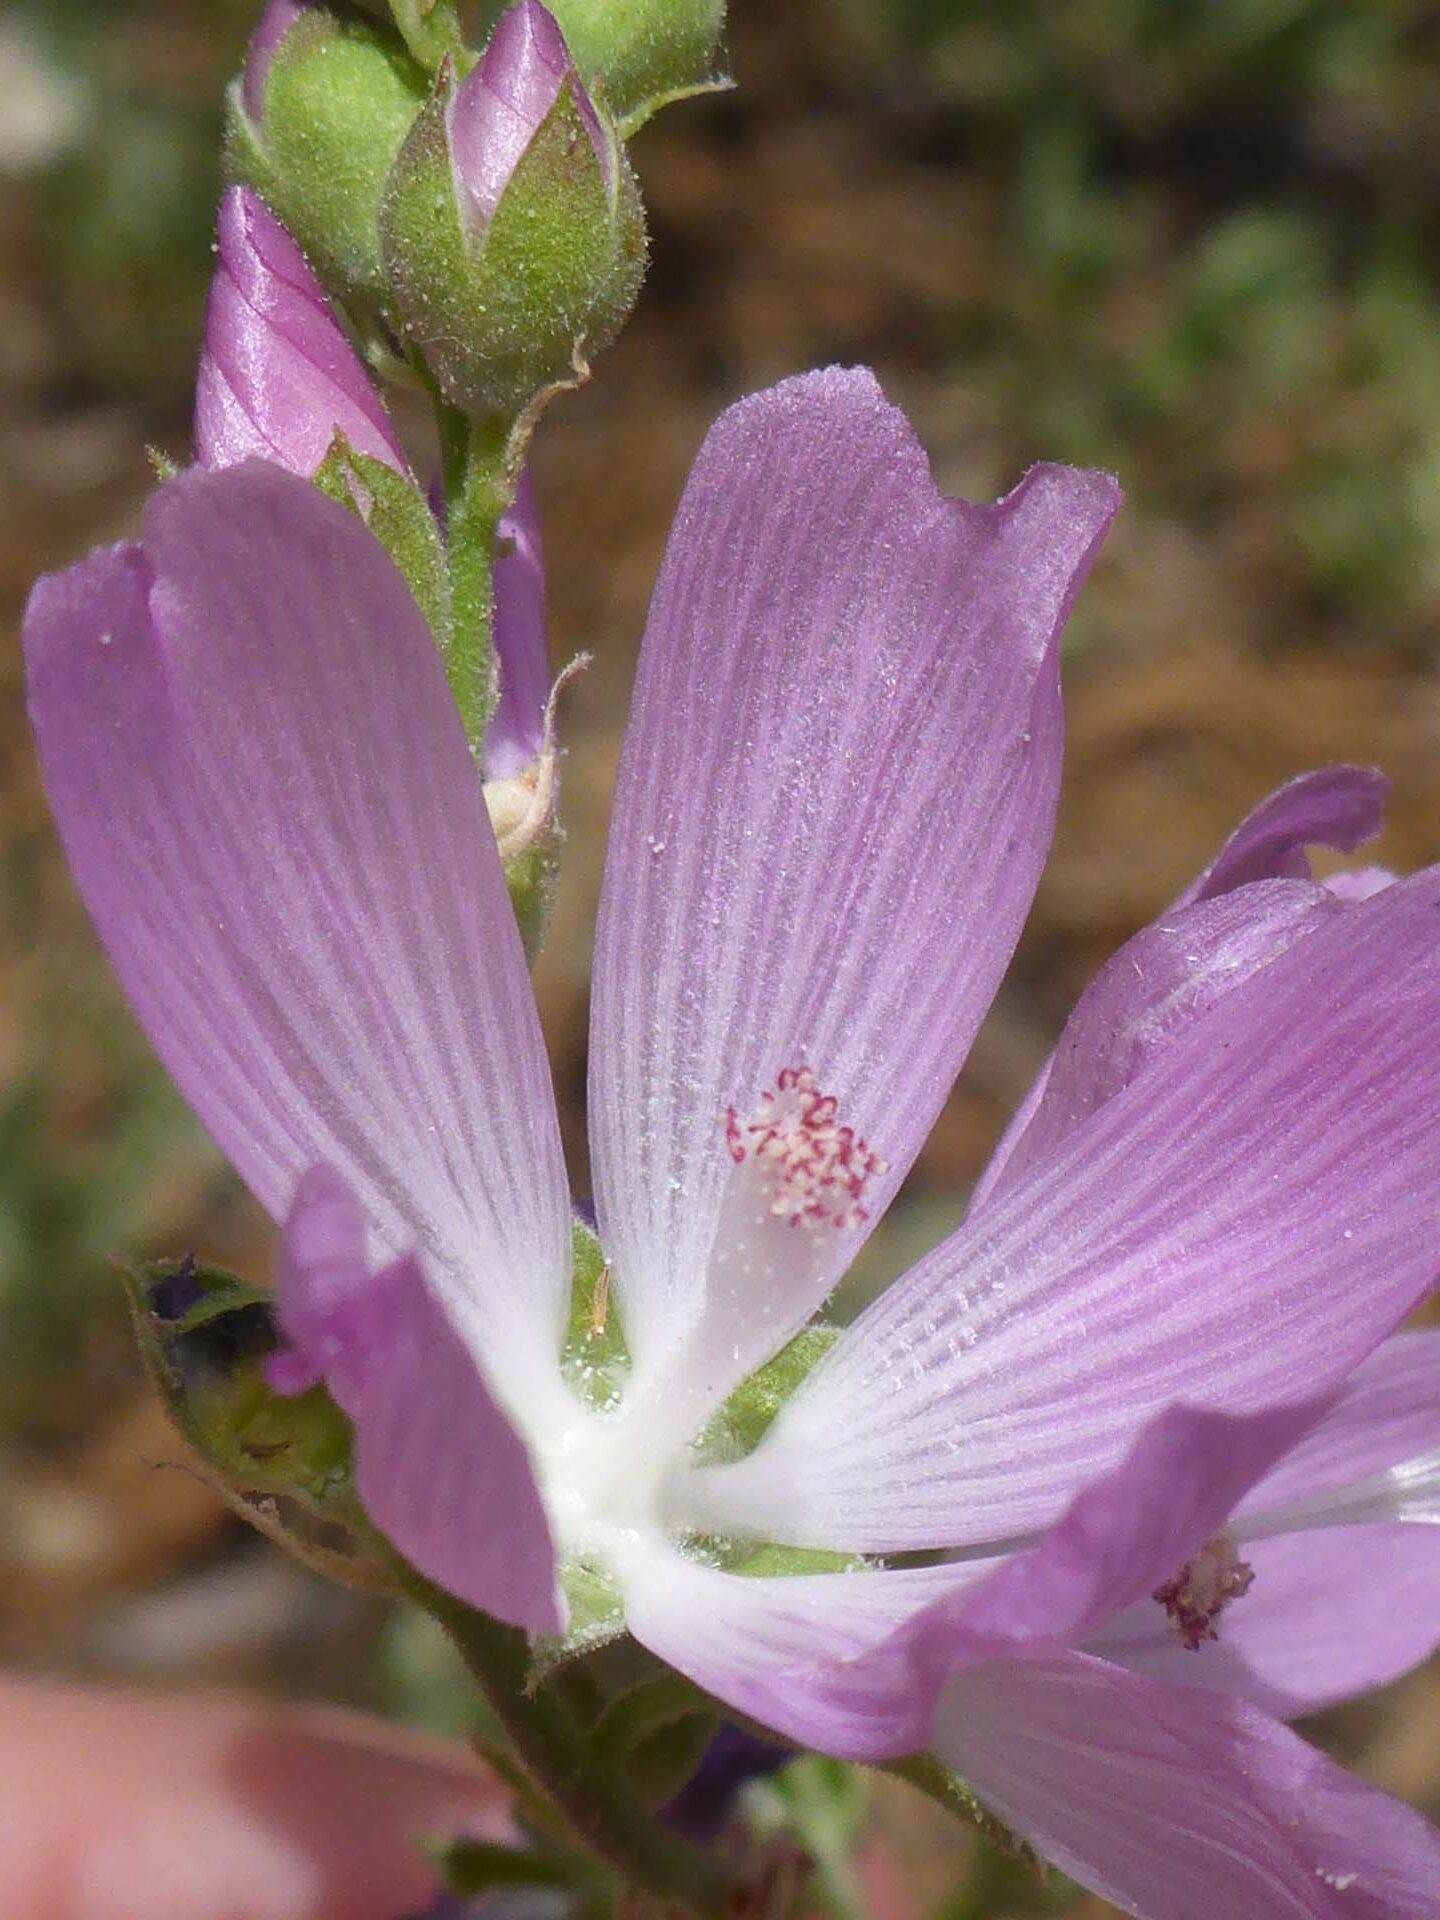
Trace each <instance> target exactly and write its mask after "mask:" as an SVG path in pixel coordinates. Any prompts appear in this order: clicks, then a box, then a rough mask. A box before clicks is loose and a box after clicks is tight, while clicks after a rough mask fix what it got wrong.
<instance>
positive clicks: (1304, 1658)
mask: <svg viewBox="0 0 1440 1920" xmlns="http://www.w3.org/2000/svg"><path fill="white" fill-rule="evenodd" d="M1240 1552H1241V1553H1242V1554H1243V1556H1244V1559H1245V1562H1246V1564H1247V1565H1248V1566H1249V1567H1250V1568H1251V1570H1252V1571H1253V1573H1254V1576H1255V1578H1254V1581H1253V1583H1252V1585H1251V1588H1250V1591H1249V1592H1248V1593H1247V1594H1246V1595H1245V1596H1244V1598H1243V1599H1242V1600H1238V1601H1236V1602H1235V1604H1234V1605H1233V1606H1231V1607H1230V1608H1228V1609H1227V1611H1226V1613H1225V1615H1224V1617H1223V1619H1222V1620H1221V1622H1220V1626H1219V1635H1218V1638H1216V1639H1215V1640H1211V1641H1207V1642H1206V1643H1205V1644H1204V1645H1203V1646H1201V1647H1197V1648H1195V1649H1194V1650H1193V1651H1192V1650H1191V1649H1190V1648H1188V1647H1186V1646H1183V1645H1182V1644H1181V1642H1180V1641H1179V1640H1178V1639H1177V1638H1176V1636H1175V1634H1174V1633H1173V1632H1171V1631H1170V1630H1169V1625H1168V1622H1166V1621H1165V1619H1164V1618H1163V1616H1162V1615H1161V1614H1160V1610H1159V1608H1158V1607H1156V1606H1155V1605H1154V1604H1153V1603H1152V1602H1149V1601H1142V1602H1141V1603H1140V1604H1139V1605H1138V1606H1135V1607H1130V1608H1127V1609H1126V1610H1125V1611H1124V1612H1123V1613H1121V1614H1119V1615H1118V1616H1117V1617H1116V1618H1115V1619H1114V1620H1113V1621H1110V1622H1109V1623H1107V1625H1106V1626H1105V1627H1104V1628H1103V1629H1102V1630H1101V1631H1100V1632H1099V1633H1097V1634H1094V1635H1092V1636H1091V1637H1090V1639H1089V1641H1088V1643H1087V1644H1088V1646H1089V1648H1090V1650H1091V1651H1092V1652H1094V1653H1097V1654H1102V1655H1103V1656H1104V1657H1105V1659H1107V1660H1112V1661H1114V1662H1115V1663H1116V1664H1117V1665H1119V1666H1125V1667H1132V1668H1134V1669H1135V1671H1136V1672H1138V1673H1148V1674H1151V1675H1152V1676H1154V1678H1156V1679H1159V1680H1166V1681H1169V1682H1170V1683H1171V1684H1172V1685H1173V1686H1189V1687H1205V1688H1209V1689H1211V1690H1213V1691H1215V1692H1218V1693H1228V1694H1234V1695H1235V1696H1236V1697H1237V1698H1239V1699H1242V1700H1250V1701H1253V1702H1254V1703H1255V1705H1256V1706H1259V1707H1263V1708H1264V1709H1265V1711H1266V1712H1267V1713H1273V1714H1278V1715H1280V1716H1281V1717H1282V1718H1285V1719H1290V1718H1293V1717H1294V1716H1296V1715H1298V1714H1304V1713H1315V1712H1318V1711H1319V1709H1320V1708H1321V1707H1329V1706H1334V1705H1336V1704H1337V1703H1338V1702H1340V1701H1342V1700H1349V1699H1351V1698H1353V1697H1354V1695H1356V1694H1358V1693H1365V1692H1367V1691H1368V1690H1369V1689H1370V1688H1371V1687H1378V1686H1383V1685H1384V1684H1385V1683H1386V1682H1388V1681H1390V1680H1395V1679H1398V1678H1399V1676H1400V1675H1401V1674H1402V1673H1408V1672H1409V1671H1410V1669H1411V1668H1412V1667H1414V1666H1417V1665H1418V1664H1419V1663H1420V1661H1422V1660H1425V1659H1427V1658H1428V1657H1429V1656H1430V1655H1431V1654H1432V1653H1433V1652H1434V1651H1435V1649H1436V1648H1437V1646H1440V1527H1434V1526H1401V1525H1399V1524H1394V1525H1390V1526H1371V1527H1331V1528H1328V1529H1326V1530H1324V1531H1322V1532H1318V1533H1294V1534H1287V1535H1284V1536H1282V1537H1281V1538H1279V1539H1276V1540H1253V1541H1245V1542H1244V1543H1243V1544H1242V1546H1241V1548H1240Z"/></svg>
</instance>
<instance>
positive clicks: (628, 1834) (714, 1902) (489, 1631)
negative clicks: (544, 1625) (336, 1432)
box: [405, 1568, 734, 1920]
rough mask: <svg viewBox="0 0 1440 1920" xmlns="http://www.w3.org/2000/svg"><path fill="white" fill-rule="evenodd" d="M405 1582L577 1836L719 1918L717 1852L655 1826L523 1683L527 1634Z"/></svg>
mask: <svg viewBox="0 0 1440 1920" xmlns="http://www.w3.org/2000/svg"><path fill="white" fill-rule="evenodd" d="M405 1583H406V1586H407V1588H408V1589H409V1591H410V1592H411V1593H412V1594H413V1595H414V1597H415V1598H416V1599H417V1600H418V1601H419V1602H420V1604H421V1605H422V1606H423V1607H425V1609H426V1610H427V1611H428V1612H429V1613H430V1614H432V1615H433V1616H434V1617H435V1618H436V1619H437V1620H438V1621H439V1622H440V1624H441V1625H442V1626H443V1627H444V1628H445V1630H446V1632H447V1633H449V1635H450V1637H451V1639H452V1640H453V1641H454V1642H455V1645H456V1646H457V1647H458V1649H459V1651H460V1653H461V1655H462V1656H463V1658H464V1660H465V1663H466V1665H467V1666H468V1667H469V1669H470V1672H471V1674H472V1675H473V1677H474V1678H475V1680H476V1681H477V1682H478V1683H479V1685H480V1687H481V1688H482V1689H483V1691H484V1693H485V1695H486V1698H487V1699H488V1700H489V1702H490V1705H491V1707H492V1708H493V1709H494V1712H495V1715H496V1717H497V1718H498V1720H499V1721H500V1724H501V1725H502V1726H503V1727H504V1729H505V1732H506V1734H507V1735H508V1736H509V1739H510V1743H511V1746H512V1748H513V1750H514V1754H515V1757H516V1759H517V1760H518V1761H519V1763H520V1765H521V1767H522V1768H523V1769H524V1772H525V1774H526V1776H527V1778H528V1780H529V1782H530V1784H531V1785H532V1786H533V1787H535V1788H536V1790H537V1791H538V1792H539V1793H541V1794H542V1795H543V1797H544V1798H545V1799H546V1800H547V1801H548V1802H549V1803H550V1805H551V1806H553V1807H554V1808H555V1809H556V1811H557V1812H559V1813H560V1814H562V1815H563V1816H564V1819H565V1822H566V1824H567V1825H568V1827H569V1828H570V1829H571V1831H572V1832H573V1833H574V1835H575V1837H576V1838H577V1839H578V1840H581V1841H583V1842H584V1844H585V1845H586V1846H587V1847H588V1848H590V1850H591V1851H592V1852H594V1853H595V1854H597V1855H598V1856H599V1857H600V1858H601V1859H602V1860H604V1861H605V1862H606V1864H607V1865H608V1866H609V1867H610V1868H611V1869H612V1871H613V1872H614V1873H615V1874H616V1875H617V1876H618V1877H619V1878H620V1879H621V1880H622V1881H623V1882H624V1883H625V1885H626V1886H628V1887H632V1888H634V1889H636V1890H638V1891H641V1892H644V1893H647V1894H650V1895H651V1896H653V1897H654V1898H655V1899H656V1900H658V1901H660V1902H662V1903H663V1904H665V1905H667V1906H671V1907H676V1908H679V1909H680V1910H682V1911H683V1912H686V1913H691V1914H696V1915H700V1916H703V1917H704V1920H717V1917H718V1916H719V1915H721V1914H723V1913H724V1911H725V1909H726V1907H727V1905H728V1903H729V1901H730V1897H731V1895H732V1893H733V1891H734V1880H733V1878H732V1875H731V1873H730V1872H729V1870H728V1869H727V1867H726V1864H725V1863H724V1861H722V1860H721V1859H719V1858H717V1857H715V1856H713V1855H711V1854H709V1853H706V1852H704V1851H702V1850H701V1849H700V1848H698V1847H695V1846H692V1845H691V1844H690V1843H689V1842H688V1841H685V1840H682V1839H681V1838H680V1837H679V1836H678V1835H677V1834H674V1833H671V1832H670V1830H669V1829H668V1828H666V1827H663V1826H661V1824H660V1823H659V1821H658V1820H656V1819H655V1817H654V1815H653V1814H651V1813H650V1812H649V1811H648V1810H647V1809H646V1808H645V1807H644V1806H643V1805H642V1804H641V1802H640V1801H639V1800H638V1799H637V1798H636V1797H635V1796H634V1794H633V1793H632V1792H631V1790H630V1788H629V1786H628V1785H627V1783H626V1781H625V1778H624V1775H623V1771H622V1769H621V1768H620V1767H619V1766H618V1765H616V1764H615V1763H614V1762H613V1761H611V1760H608V1759H607V1758H606V1757H605V1756H604V1755H603V1754H602V1753H600V1752H598V1751H597V1750H596V1748H595V1747H594V1746H593V1744H592V1743H591V1742H590V1741H589V1740H588V1739H587V1738H586V1736H585V1734H584V1733H583V1732H582V1731H581V1728H580V1726H579V1724H578V1723H577V1721H576V1720H575V1717H574V1715H573V1714H572V1713H571V1711H570V1709H569V1707H568V1706H567V1705H566V1703H565V1701H564V1699H563V1697H562V1696H561V1694H560V1692H559V1690H558V1689H557V1688H556V1687H554V1686H553V1685H551V1684H549V1683H546V1682H541V1683H540V1684H539V1685H537V1686H535V1687H534V1688H533V1689H532V1688H531V1686H530V1650H529V1645H528V1643H527V1641H526V1638H525V1635H524V1634H523V1633H521V1632H520V1631H519V1630H518V1629H517V1628H515V1627H507V1626H502V1625H501V1623H500V1622H499V1621H497V1620H492V1619H491V1618H490V1617H489V1616H488V1615H486V1614H482V1613H477V1612H476V1611H475V1610H474V1609H473V1608H470V1607H467V1606H465V1605H464V1604H463V1603H462V1602H461V1601H459V1600H456V1599H454V1598H452V1597H451V1596H450V1595H449V1594H446V1593H442V1592H441V1591H440V1590H439V1589H438V1588H436V1587H432V1586H431V1585H430V1584H429V1583H428V1582H421V1581H420V1580H419V1579H418V1578H417V1576H416V1575H415V1573H414V1570H413V1569H410V1568H407V1569H406V1582H405Z"/></svg>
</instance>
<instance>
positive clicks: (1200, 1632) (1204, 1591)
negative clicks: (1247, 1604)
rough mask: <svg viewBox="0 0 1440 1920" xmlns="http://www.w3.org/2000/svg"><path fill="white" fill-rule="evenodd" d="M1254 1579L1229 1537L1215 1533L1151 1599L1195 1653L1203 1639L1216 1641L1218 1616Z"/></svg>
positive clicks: (1202, 1643) (1242, 1593) (1226, 1534)
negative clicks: (1167, 1615)
mask: <svg viewBox="0 0 1440 1920" xmlns="http://www.w3.org/2000/svg"><path fill="white" fill-rule="evenodd" d="M1254 1579H1255V1571H1254V1568H1253V1567H1250V1566H1248V1565H1247V1564H1246V1562H1245V1561H1243V1560H1242V1559H1241V1558H1240V1555H1239V1554H1238V1553H1237V1552H1236V1549H1235V1542H1234V1541H1233V1540H1232V1539H1231V1537H1230V1535H1229V1534H1228V1533H1217V1534H1216V1535H1215V1538H1214V1539H1213V1540H1207V1541H1206V1543H1205V1545H1204V1546H1203V1547H1202V1548H1201V1549H1200V1551H1199V1552H1198V1553H1197V1554H1196V1555H1195V1557H1194V1559H1193V1560H1187V1561H1186V1562H1185V1564H1184V1566H1183V1567H1181V1569H1180V1571H1179V1572H1178V1573H1177V1574H1176V1575H1175V1577H1174V1579H1173V1580H1167V1581H1166V1582H1165V1584H1164V1586H1163V1587H1156V1589H1155V1591H1154V1593H1153V1594H1152V1595H1151V1598H1152V1599H1154V1600H1158V1601H1159V1602H1160V1605H1161V1606H1162V1607H1164V1609H1165V1611H1166V1613H1168V1614H1169V1616H1170V1619H1171V1622H1172V1624H1173V1625H1174V1627H1175V1630H1176V1632H1177V1633H1178V1634H1179V1636H1180V1639H1181V1641H1182V1642H1183V1643H1184V1645H1185V1646H1187V1647H1188V1648H1189V1649H1190V1651H1191V1652H1192V1653H1198V1652H1199V1650H1200V1648H1201V1647H1203V1646H1204V1644H1205V1642H1206V1641H1207V1640H1218V1639H1219V1637H1220V1636H1219V1631H1218V1627H1217V1622H1218V1621H1219V1618H1220V1616H1221V1614H1222V1613H1223V1612H1224V1611H1225V1609H1226V1607H1228V1606H1229V1605H1230V1603H1231V1601H1232V1600H1239V1599H1241V1598H1243V1596H1244V1595H1245V1594H1247V1593H1248V1592H1249V1591H1250V1587H1251V1584H1252V1582H1253V1581H1254Z"/></svg>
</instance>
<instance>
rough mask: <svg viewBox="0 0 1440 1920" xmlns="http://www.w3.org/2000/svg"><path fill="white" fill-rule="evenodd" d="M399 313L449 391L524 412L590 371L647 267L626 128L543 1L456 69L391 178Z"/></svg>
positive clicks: (515, 14)
mask: <svg viewBox="0 0 1440 1920" xmlns="http://www.w3.org/2000/svg"><path fill="white" fill-rule="evenodd" d="M380 236H381V246H382V251H383V256H384V261H385V267H386V271H387V275H388V278H389V282H390V290H391V297H392V300H393V303H394V310H395V312H396V315H397V317H398V318H399V320H400V322H401V324H402V325H403V327H404V329H405V332H406V334H407V335H408V337H409V339H410V341H411V342H412V344H413V345H414V347H415V348H416V349H417V350H418V352H419V353H420V354H421V356H422V357H423V359H424V360H425V363H426V365H427V366H428V367H429V369H430V371H431V373H432V374H433V376H434V378H435V380H436V382H437V383H438V385H439V386H440V388H441V391H442V392H443V393H444V395H445V398H446V399H447V400H448V401H449V402H450V403H451V404H452V405H453V406H456V407H459V408H461V409H463V410H464V411H465V412H467V413H470V414H510V413H516V412H519V411H520V410H521V409H523V408H524V407H525V406H527V405H528V404H529V403H530V402H531V401H532V400H534V399H535V397H536V396H537V395H538V394H540V393H541V392H543V391H544V390H545V389H546V388H548V387H553V386H556V385H559V384H564V383H567V382H570V381H572V380H574V379H576V378H577V377H583V373H584V370H585V366H586V362H587V360H588V358H589V356H590V355H591V354H593V353H594V352H596V351H597V350H598V349H599V348H601V347H603V346H604V345H606V344H607V342H608V341H609V340H610V339H611V338H612V337H613V335H614V333H615V331H616V329H617V328H618V327H619V325H620V323H621V321H622V320H623V319H624V317H625V314H626V313H627V311H628V310H629V307H630V304H631V302H632V301H633V299H634V297H635V293H636V291H637V289H638V287H639V284H640V279H641V276H642V273H643V271H644V259H645V231H644V217H643V214H642V212H641V207H640V200H639V195H638V193H637V191H636V187H635V183H634V178H633V176H632V174H631V172H630V169H629V166H628V163H627V161H626V159H625V154H624V150H623V148H622V147H621V145H620V142H619V140H618V138H617V137H616V135H615V133H614V130H613V128H612V127H611V126H610V125H609V123H608V122H607V121H606V120H605V119H604V117H603V116H602V114H601V113H600V111H599V110H598V109H597V108H596V106H595V103H594V102H593V101H592V100H591V98H590V96H589V95H588V93H587V92H586V90H585V88H584V86H583V84H582V83H581V80H580V77H579V74H578V73H577V71H576V69H575V66H574V63H573V61H572V60H571V58H570V55H569V52H568V50H567V48H566V45H565V40H564V37H563V35H562V34H561V32H560V29H559V27H558V26H557V25H556V23H555V21H554V19H553V18H552V17H551V15H550V14H549V13H548V12H546V10H545V8H544V7H542V6H541V5H539V4H538V0H523V4H522V5H520V6H518V7H515V8H513V9H512V10H511V11H510V12H509V13H507V14H505V15H504V16H503V17H502V18H501V19H500V21H499V22H498V23H497V25H496V27H495V30H494V33H493V34H492V36H491V39H490V43H489V45H488V46H487V47H486V49H485V52H484V54H483V55H482V57H481V59H480V61H479V63H478V65H477V66H476V67H475V68H474V69H473V71H472V72H471V73H470V74H469V75H468V76H467V77H466V78H465V79H464V80H463V81H460V82H458V83H457V81H456V78H455V75H454V73H453V71H452V69H451V68H450V67H449V66H448V65H447V66H446V67H444V68H442V70H441V72H440V74H439V76H438V78H437V81H436V85H435V89H434V91H433V93H432V94H431V97H430V100H429V102H428V103H427V105H426V107H425V108H424V110H423V111H422V112H421V114H420V117H419V118H418V120H417V121H416V122H415V125H414V126H413V128H412V129H411V131H410V134H409V136H408V138H407V139H406V141H405V143H404V145H403V147H402V148H401V150H400V153H399V156H398V158H397V160H396V162H395V165H394V167H393V169H392V171H391V174H390V178H389V181H388V182H387V184H386V188H385V192H384V196H383V199H382V203H381V209H380Z"/></svg>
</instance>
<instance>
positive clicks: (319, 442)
mask: <svg viewBox="0 0 1440 1920" xmlns="http://www.w3.org/2000/svg"><path fill="white" fill-rule="evenodd" d="M218 233H219V242H218V252H219V263H218V265H217V267H216V271H215V278H214V280H213V281H212V282H211V286H210V299H209V304H208V306H207V307H206V311H205V347H204V351H203V353H202V354H201V357H200V368H199V371H198V373H197V375H196V379H195V457H196V459H197V460H198V461H199V463H200V464H201V465H202V466H206V467H228V466H234V465H235V464H236V463H237V462H239V461H241V460H249V459H260V460H274V461H276V462H277V463H278V464H279V465H281V466H283V467H289V468H290V470H291V472H292V473H301V474H304V475H306V477H307V478H308V477H309V476H310V475H312V474H314V473H315V472H316V470H317V469H318V468H319V466H320V465H321V463H322V462H323V461H324V459H325V456H326V454H328V453H329V451H330V448H331V445H332V443H333V442H334V439H335V435H336V434H337V432H338V433H343V434H344V436H345V438H346V440H348V442H349V443H350V445H351V446H352V447H353V448H354V449H355V451H356V452H357V453H363V454H368V455H369V456H370V457H371V458H372V459H375V460H380V461H383V462H384V463H385V465H386V466H388V467H393V468H394V469H395V471H396V472H397V473H405V472H406V471H408V469H407V467H406V462H405V455H404V453H403V452H402V451H401V448H400V443H399V441H398V440H397V439H396V438H395V431H394V428H393V427H392V426H391V425H390V421H389V417H388V416H387V414H386V412H385V408H384V406H383V404H382V403H381V400H380V396H379V394H378V393H377V392H376V390H375V387H374V385H373V383H372V381H371V379H370V375H369V374H368V373H367V371H366V370H365V368H364V367H363V366H362V365H361V363H360V361H359V359H358V358H357V357H356V354H355V350H354V348H353V347H352V346H351V345H350V342H349V341H348V340H347V339H346V337H345V335H344V333H343V332H342V331H341V328H340V323H339V322H338V321H337V320H336V318H335V315H334V312H333V310H332V309H331V306H330V303H329V301H328V300H327V299H326V297H325V293H324V290H323V289H322V287H321V285H320V283H319V281H318V280H317V279H316V278H315V275H314V274H313V273H312V272H311V271H310V267H309V265H308V263H307V261H306V259H305V256H304V254H303V253H302V252H301V251H300V249H299V247H298V246H296V244H295V242H294V241H293V240H292V239H291V237H290V235H289V234H288V233H287V232H286V230H285V228H284V227H282V226H281V224H280V222H279V221H278V220H277V219H276V218H275V217H274V215H273V214H272V213H271V212H270V211H269V209H268V208H267V207H266V205H265V203H264V201H263V200H262V199H261V198H260V196H259V194H257V193H256V192H255V191H254V190H253V189H252V188H250V187H231V188H230V189H229V190H228V191H227V192H226V195H225V197H224V199H223V200H222V201H221V202H220V218H219V227H218Z"/></svg>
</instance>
